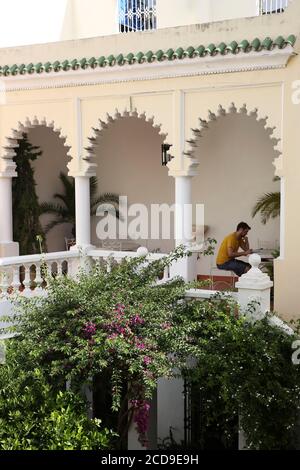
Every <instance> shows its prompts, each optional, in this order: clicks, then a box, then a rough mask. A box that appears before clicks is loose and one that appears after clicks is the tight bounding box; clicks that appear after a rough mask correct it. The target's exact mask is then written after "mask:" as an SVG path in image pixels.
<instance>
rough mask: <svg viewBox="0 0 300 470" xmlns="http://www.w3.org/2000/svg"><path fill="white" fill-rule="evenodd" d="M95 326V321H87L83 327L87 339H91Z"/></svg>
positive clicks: (95, 329)
mask: <svg viewBox="0 0 300 470" xmlns="http://www.w3.org/2000/svg"><path fill="white" fill-rule="evenodd" d="M96 331H97V326H96V325H95V323H92V322H87V323H86V324H85V326H84V328H83V334H84V336H85V337H86V338H87V339H91V338H92V336H94V335H95V334H96Z"/></svg>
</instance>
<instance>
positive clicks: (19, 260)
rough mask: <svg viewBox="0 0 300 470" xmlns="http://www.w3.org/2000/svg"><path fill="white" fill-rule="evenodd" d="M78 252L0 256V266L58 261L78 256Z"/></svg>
mask: <svg viewBox="0 0 300 470" xmlns="http://www.w3.org/2000/svg"><path fill="white" fill-rule="evenodd" d="M79 255H80V253H79V252H78V251H76V250H74V251H57V252H56V253H45V254H39V255H25V256H10V257H8V258H0V267H6V266H16V265H17V266H22V265H24V264H30V263H32V264H34V263H39V262H42V261H58V260H62V261H64V260H67V259H70V258H78V256H79Z"/></svg>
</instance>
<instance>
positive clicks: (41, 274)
mask: <svg viewBox="0 0 300 470" xmlns="http://www.w3.org/2000/svg"><path fill="white" fill-rule="evenodd" d="M78 259H79V253H78V251H76V250H74V251H62V252H57V253H46V254H43V255H28V256H17V257H9V258H1V259H0V289H1V292H2V293H10V292H12V291H20V292H22V293H23V294H24V295H36V294H37V293H38V292H41V291H42V287H43V285H44V286H46V284H47V277H48V276H53V277H56V276H61V275H63V274H67V273H69V274H70V275H74V274H75V272H74V271H75V270H74V269H73V262H75V263H76V264H77V261H78Z"/></svg>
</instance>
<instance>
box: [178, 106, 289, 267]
mask: <svg viewBox="0 0 300 470" xmlns="http://www.w3.org/2000/svg"><path fill="white" fill-rule="evenodd" d="M268 119H269V118H268V117H267V116H264V117H262V116H259V113H258V109H254V110H251V111H248V109H247V105H246V104H244V105H243V106H242V107H240V108H238V107H237V106H236V105H235V104H234V103H231V105H230V106H229V108H228V109H225V108H224V107H223V106H221V105H219V107H218V110H217V111H216V112H213V111H211V110H209V111H208V115H207V118H206V119H204V118H200V119H199V125H198V126H197V127H195V128H193V129H192V130H191V131H192V138H190V139H189V140H188V141H187V143H188V144H189V149H188V150H187V152H186V153H185V155H186V160H187V162H188V163H187V165H188V168H189V171H190V172H191V173H192V172H193V173H194V178H193V179H192V198H193V203H196V202H197V203H201V204H204V211H205V225H206V226H207V227H208V232H207V235H206V236H208V237H210V238H214V239H216V240H217V242H218V244H217V246H216V250H215V255H216V253H217V250H218V247H219V244H220V242H221V241H222V239H223V238H224V236H225V235H226V234H228V233H230V232H232V231H234V229H235V227H236V225H237V223H238V222H240V221H241V220H245V221H246V222H248V223H249V224H250V225H251V227H252V231H251V232H250V240H251V244H252V248H254V249H256V248H262V247H264V246H258V245H259V244H260V245H267V244H269V245H270V247H271V246H272V249H275V248H281V247H282V243H283V241H282V228H283V224H284V222H283V220H284V207H283V206H284V205H283V204H282V208H281V215H283V217H281V218H280V220H279V219H278V218H276V219H274V220H273V219H271V220H270V221H269V222H268V223H267V224H266V225H264V224H262V222H261V219H260V215H259V214H258V215H256V216H255V217H254V218H252V210H253V207H254V205H255V204H256V202H257V201H258V199H259V198H260V197H262V196H263V195H264V194H266V193H269V192H277V191H282V187H281V188H280V187H279V182H274V181H273V178H274V166H275V175H276V176H279V177H282V154H281V147H280V142H281V140H280V139H279V138H277V136H275V135H274V131H275V129H276V128H275V127H270V126H268V124H267V122H268ZM198 167H199V171H197V169H198ZM273 245H274V246H273ZM214 264H215V256H214V257H212V259H204V260H203V259H202V260H201V263H199V266H198V270H199V274H201V275H206V274H209V272H210V269H211V266H212V265H214Z"/></svg>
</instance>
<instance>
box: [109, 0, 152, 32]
mask: <svg viewBox="0 0 300 470" xmlns="http://www.w3.org/2000/svg"><path fill="white" fill-rule="evenodd" d="M118 8H119V10H118V11H119V32H120V33H127V32H129V31H149V30H152V29H156V24H157V22H156V0H118Z"/></svg>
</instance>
